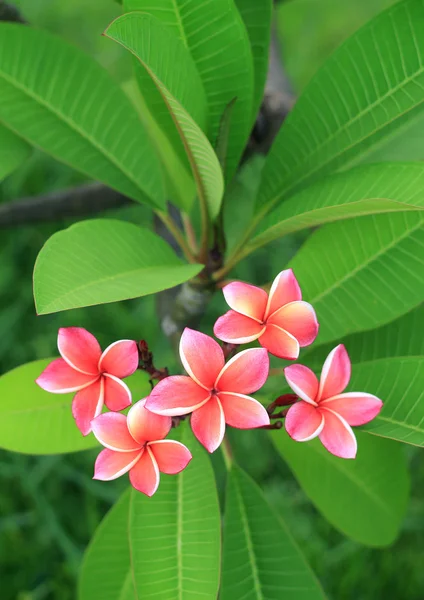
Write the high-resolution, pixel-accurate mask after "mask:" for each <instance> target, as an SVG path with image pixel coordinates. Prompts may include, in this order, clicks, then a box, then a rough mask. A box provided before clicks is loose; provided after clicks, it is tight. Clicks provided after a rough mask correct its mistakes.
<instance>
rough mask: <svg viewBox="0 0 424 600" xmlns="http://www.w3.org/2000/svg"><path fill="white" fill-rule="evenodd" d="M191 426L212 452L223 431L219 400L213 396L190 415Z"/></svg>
mask: <svg viewBox="0 0 424 600" xmlns="http://www.w3.org/2000/svg"><path fill="white" fill-rule="evenodd" d="M191 428H192V430H193V433H194V435H195V436H196V437H197V439H198V440H199V442H200V443H201V444H202V445H203V446H204V447H205V448H206V450H207V451H208V452H214V451H215V450H216V449H217V448H218V446H219V445H220V444H221V442H222V438H223V437H224V433H225V418H224V411H223V410H222V406H221V403H220V401H219V400H218V398H217V397H216V396H213V397H212V398H211V399H210V400H209V401H208V402H206V404H205V405H204V406H202V407H201V408H198V409H197V410H196V411H194V413H193V414H192V415H191Z"/></svg>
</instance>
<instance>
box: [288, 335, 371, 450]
mask: <svg viewBox="0 0 424 600" xmlns="http://www.w3.org/2000/svg"><path fill="white" fill-rule="evenodd" d="M350 372H351V365H350V359H349V355H348V353H347V351H346V348H345V347H344V346H343V344H340V346H337V347H336V348H334V350H332V351H331V352H330V354H329V355H328V357H327V359H326V361H325V363H324V366H323V368H322V372H321V381H320V382H318V379H317V377H316V376H315V374H314V373H313V372H312V371H311V369H308V367H304V366H303V365H291V366H290V367H286V368H285V369H284V374H285V376H286V379H287V383H288V384H289V386H290V387H291V389H292V390H293V391H294V392H295V393H296V394H297V395H298V396H299V398H301V401H300V402H297V403H296V404H294V405H293V406H292V407H291V408H290V409H289V411H288V413H287V416H286V421H285V425H286V430H287V432H288V434H289V435H290V437H292V438H293V439H294V440H296V441H297V442H307V441H309V440H312V439H313V438H314V437H317V436H319V439H320V440H321V442H322V443H323V444H324V446H325V447H326V448H327V450H328V451H329V452H331V454H334V455H335V456H339V457H340V458H355V456H356V450H357V444H356V438H355V434H354V433H353V431H352V429H351V425H364V424H365V423H368V422H369V421H372V419H374V417H376V416H377V415H378V413H379V412H380V410H381V407H382V406H383V403H382V401H381V400H380V399H379V398H377V397H376V396H373V395H372V394H365V393H363V392H348V393H346V394H342V393H341V392H343V390H344V389H345V388H346V386H347V384H348V383H349V379H350Z"/></svg>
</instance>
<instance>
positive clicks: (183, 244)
mask: <svg viewBox="0 0 424 600" xmlns="http://www.w3.org/2000/svg"><path fill="white" fill-rule="evenodd" d="M155 212H156V214H157V216H158V217H159V219H160V220H161V221H162V223H163V224H164V225H165V227H166V228H167V229H168V231H169V232H170V233H171V234H172V235H173V237H174V238H175V241H176V242H177V244H178V245H179V247H180V248H181V251H182V253H183V254H184V256H185V257H186V259H187V260H188V262H190V263H197V262H198V261H197V259H196V257H195V256H194V254H193V253H192V251H191V249H190V247H189V245H188V243H187V241H186V239H185V237H184V235H183V233H182V231H181V229H180V228H179V227H178V225H177V224H176V223H175V221H174V220H173V219H172V217H171V216H170V215H169V214H168V213H166V212H163V211H161V210H157V211H155Z"/></svg>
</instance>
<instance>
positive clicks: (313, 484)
mask: <svg viewBox="0 0 424 600" xmlns="http://www.w3.org/2000/svg"><path fill="white" fill-rule="evenodd" d="M367 391H369V390H367ZM355 433H356V435H357V438H358V455H357V458H356V459H355V460H344V459H342V458H337V457H335V456H333V455H332V454H330V453H329V452H327V450H326V449H325V448H324V447H323V445H322V444H321V443H320V441H319V440H317V439H315V440H312V442H305V443H299V442H295V441H293V440H292V439H291V438H290V437H289V436H288V435H287V434H286V433H285V432H282V431H276V432H272V433H271V438H272V441H273V443H274V445H275V447H276V449H277V450H278V451H279V452H280V454H281V455H282V457H283V458H284V460H285V461H286V462H287V464H288V465H289V467H290V468H291V470H292V471H293V474H294V476H295V477H296V479H297V480H298V482H299V484H300V485H301V486H302V488H303V490H304V491H305V493H306V494H307V496H308V497H309V499H310V500H311V501H312V502H313V504H314V505H315V506H316V507H317V508H318V510H319V511H320V512H321V513H322V514H323V515H324V517H325V518H326V519H328V521H329V522H330V523H331V524H332V525H333V526H334V527H336V528H337V529H339V530H340V531H341V532H342V533H344V534H345V535H347V536H349V537H351V538H352V539H354V540H356V541H358V542H360V543H361V544H365V545H367V546H387V545H389V544H391V543H392V542H393V541H394V540H395V539H396V537H397V535H398V533H399V529H400V526H401V524H402V520H403V517H404V515H405V510H406V506H407V502H408V495H409V479H408V471H407V465H406V460H405V455H404V453H403V448H402V446H400V445H399V444H397V443H396V442H392V441H390V440H383V439H378V438H376V437H373V436H369V435H366V434H364V433H361V432H358V431H357V430H356V431H355Z"/></svg>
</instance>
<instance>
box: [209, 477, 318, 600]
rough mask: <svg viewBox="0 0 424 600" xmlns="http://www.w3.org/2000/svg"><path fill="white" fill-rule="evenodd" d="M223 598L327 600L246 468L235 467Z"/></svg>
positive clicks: (229, 497)
mask: <svg viewBox="0 0 424 600" xmlns="http://www.w3.org/2000/svg"><path fill="white" fill-rule="evenodd" d="M220 598H221V600H241V599H243V600H265V598H266V600H282V599H283V598H285V599H286V600H289V599H290V600H315V599H321V600H322V599H323V598H324V593H323V591H322V590H321V588H320V586H319V583H318V581H317V579H316V578H315V576H314V574H313V572H312V570H311V569H310V567H309V566H308V564H307V563H306V562H305V558H304V557H303V555H302V552H301V551H300V549H299V548H298V547H297V545H296V542H295V541H294V540H293V539H292V537H291V535H290V532H289V531H288V529H287V528H286V526H285V524H284V522H283V520H282V518H281V516H279V515H277V514H275V513H274V512H273V510H272V509H271V507H270V506H269V505H268V503H267V501H266V500H265V498H264V496H263V493H262V491H261V490H260V489H259V488H258V486H257V485H256V484H255V483H254V481H252V480H251V479H250V477H249V476H248V475H246V473H244V472H243V471H242V470H241V469H239V468H238V467H236V466H233V467H232V469H231V471H230V474H229V478H228V487H227V495H226V506H225V525H224V547H223V566H222V585H221V594H220Z"/></svg>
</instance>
